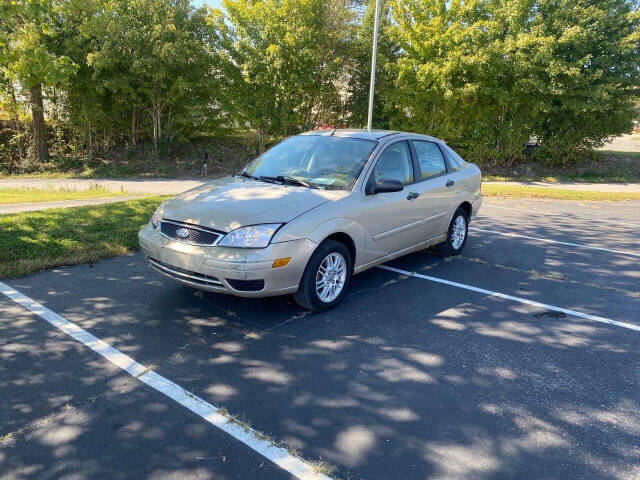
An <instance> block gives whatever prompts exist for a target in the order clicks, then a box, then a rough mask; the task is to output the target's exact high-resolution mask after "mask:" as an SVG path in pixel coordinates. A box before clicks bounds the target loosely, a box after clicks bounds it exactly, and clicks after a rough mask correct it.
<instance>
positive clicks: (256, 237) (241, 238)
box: [218, 223, 282, 248]
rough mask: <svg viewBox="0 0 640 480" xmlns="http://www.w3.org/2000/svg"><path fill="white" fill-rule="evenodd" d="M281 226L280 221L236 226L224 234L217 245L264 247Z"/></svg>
mask: <svg viewBox="0 0 640 480" xmlns="http://www.w3.org/2000/svg"><path fill="white" fill-rule="evenodd" d="M281 226H282V224H281V223H268V224H264V225H252V226H249V227H240V228H236V229H235V230H233V231H231V232H229V233H228V234H227V235H225V237H224V238H223V239H222V240H220V243H218V245H219V246H221V247H236V248H264V247H266V246H267V245H269V242H270V241H271V238H272V237H273V234H274V233H276V231H277V230H278V228H280V227H281Z"/></svg>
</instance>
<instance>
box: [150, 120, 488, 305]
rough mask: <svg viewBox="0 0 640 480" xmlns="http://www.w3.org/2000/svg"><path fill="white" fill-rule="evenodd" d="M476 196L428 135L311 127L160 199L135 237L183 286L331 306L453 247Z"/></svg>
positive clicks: (471, 172)
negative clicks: (377, 271) (407, 259)
mask: <svg viewBox="0 0 640 480" xmlns="http://www.w3.org/2000/svg"><path fill="white" fill-rule="evenodd" d="M481 203H482V195H481V191H480V170H479V169H478V167H477V166H476V165H474V164H472V163H467V162H465V161H464V160H463V159H462V158H461V157H460V156H459V155H458V154H457V153H456V152H454V151H453V150H452V149H451V148H450V147H448V146H447V145H446V144H445V143H443V142H442V141H440V140H438V139H436V138H433V137H428V136H424V135H417V134H411V133H404V132H394V131H380V130H373V131H368V130H334V131H327V130H323V131H313V132H308V133H304V134H301V135H297V136H294V137H291V138H288V139H287V140H285V141H283V142H281V143H279V144H277V145H276V146H274V147H273V148H271V149H270V150H268V151H267V152H265V153H264V154H263V155H261V156H259V157H258V158H256V159H255V160H254V161H253V162H251V163H250V164H249V165H247V166H246V168H245V169H244V170H243V171H242V173H239V174H237V175H234V176H230V177H225V178H220V179H218V180H215V181H213V182H210V183H208V184H206V185H203V186H200V187H197V188H195V189H193V190H189V191H187V192H185V193H183V194H181V195H179V196H178V197H176V198H174V199H172V200H169V201H167V202H165V203H163V204H162V205H160V207H158V209H157V210H156V212H155V213H154V215H153V217H152V218H151V221H150V222H149V224H148V225H146V226H145V227H144V228H143V229H142V230H141V231H140V233H139V240H140V246H141V248H142V250H143V252H144V254H145V255H146V257H147V261H148V262H149V265H150V266H151V267H153V268H154V269H155V270H157V271H158V272H160V273H162V274H163V275H166V276H168V277H171V278H173V279H175V280H177V281H179V282H182V283H184V284H186V285H190V286H192V287H195V288H199V289H202V290H208V291H212V292H219V293H228V294H232V295H237V296H242V297H264V296H272V295H284V294H293V295H294V297H295V299H296V301H297V302H298V303H299V304H300V305H301V306H302V307H303V308H306V309H310V310H327V309H329V308H332V307H333V306H335V305H336V304H337V303H338V302H340V300H341V299H342V297H343V296H344V293H345V291H346V289H347V287H348V285H349V280H350V279H351V277H352V275H354V274H357V273H360V272H363V271H364V270H367V269H368V268H371V267H373V266H375V265H378V264H380V263H383V262H386V261H388V260H391V259H393V258H397V257H400V256H402V255H406V254H407V253H410V252H414V251H416V250H420V249H424V248H426V247H429V246H432V245H436V244H438V245H439V247H440V248H441V249H442V250H443V251H444V252H445V253H446V254H448V255H457V254H459V253H460V252H461V251H462V249H463V248H464V245H465V242H466V239H467V227H468V224H469V221H470V219H471V217H473V216H475V215H476V213H477V212H478V209H479V208H480V205H481Z"/></svg>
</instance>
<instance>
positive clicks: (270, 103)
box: [211, 0, 352, 151]
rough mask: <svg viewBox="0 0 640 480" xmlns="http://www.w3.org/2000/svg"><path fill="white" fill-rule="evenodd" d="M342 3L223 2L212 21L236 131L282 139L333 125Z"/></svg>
mask: <svg viewBox="0 0 640 480" xmlns="http://www.w3.org/2000/svg"><path fill="white" fill-rule="evenodd" d="M346 5H347V3H346V2H345V1H343V0H265V1H255V0H224V1H223V6H224V9H225V11H226V16H225V14H224V13H223V12H221V11H220V10H216V11H214V12H213V13H212V16H211V21H212V23H213V24H214V25H216V28H217V30H218V32H220V37H219V39H218V41H219V43H218V44H217V45H216V46H215V48H216V50H217V51H218V52H219V55H220V57H221V58H222V59H223V60H224V61H225V67H224V72H225V75H224V81H225V82H226V84H225V92H226V96H225V98H224V99H223V101H224V105H225V109H226V110H227V111H228V112H229V113H230V114H231V115H233V116H234V117H235V118H236V121H237V123H238V124H239V125H247V126H250V127H252V128H254V129H256V131H257V132H258V138H259V148H260V150H261V151H262V150H263V149H264V139H265V136H266V135H268V134H275V135H288V134H291V133H294V132H296V131H299V130H300V129H301V128H303V129H304V128H312V127H313V126H314V125H317V124H318V123H325V122H327V123H335V122H337V121H338V117H339V116H340V110H341V108H342V103H343V99H342V98H341V95H340V92H339V86H340V85H341V84H344V83H345V82H344V79H343V78H342V76H343V75H344V72H345V69H344V64H345V59H346V57H347V55H348V49H347V47H348V45H349V41H348V33H349V31H350V25H349V22H350V20H351V19H352V12H351V10H349V9H347V8H346ZM344 93H346V92H344Z"/></svg>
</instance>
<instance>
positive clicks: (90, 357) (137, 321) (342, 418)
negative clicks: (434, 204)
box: [0, 199, 640, 480]
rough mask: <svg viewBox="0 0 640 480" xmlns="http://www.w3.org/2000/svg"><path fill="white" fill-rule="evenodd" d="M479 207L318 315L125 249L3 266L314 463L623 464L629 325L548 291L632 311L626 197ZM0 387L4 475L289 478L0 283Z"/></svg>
mask: <svg viewBox="0 0 640 480" xmlns="http://www.w3.org/2000/svg"><path fill="white" fill-rule="evenodd" d="M485 203H486V204H485V206H483V210H482V212H481V215H480V216H479V217H478V218H477V220H476V221H475V222H474V223H473V224H472V227H473V228H474V229H476V230H472V231H471V232H470V233H471V237H470V239H469V243H468V245H467V247H466V250H465V252H464V253H463V255H461V256H460V257H457V258H454V259H445V258H442V257H441V256H439V255H436V254H435V253H433V252H428V251H425V252H420V253H416V254H412V255H410V256H407V257H404V258H401V259H398V260H395V261H393V262H390V264H388V265H390V266H391V267H393V268H396V269H399V270H401V271H406V272H417V273H419V274H421V275H423V277H417V276H407V275H402V274H399V273H396V272H393V271H388V270H383V269H379V268H376V269H373V270H370V271H368V272H365V273H363V274H361V275H358V276H356V277H355V278H354V281H353V285H352V289H351V290H350V292H349V294H348V296H347V298H346V299H345V302H344V303H343V304H342V305H341V306H340V307H339V308H337V309H335V310H334V311H331V312H328V313H324V314H307V313H305V312H302V311H301V310H300V309H299V308H298V307H297V306H296V305H295V304H294V303H293V302H292V301H291V299H290V298H288V297H284V298H274V299H264V300H243V299H236V298H233V297H227V296H221V295H216V294H208V293H204V294H203V293H200V292H197V291H194V290H191V289H190V288H187V287H184V286H181V285H178V284H175V283H173V282H171V281H169V280H167V279H165V278H164V277H161V276H159V275H157V274H155V273H153V272H152V271H150V270H149V268H148V267H147V266H146V265H145V263H144V259H143V258H142V257H141V255H139V254H138V255H132V256H126V257H119V258H115V259H110V260H106V261H102V262H99V263H96V264H94V265H92V266H76V267H69V268H60V269H55V270H51V271H48V272H44V273H41V274H37V275H32V276H29V277H26V278H22V279H17V280H12V281H10V282H9V283H10V284H11V285H12V286H13V287H14V288H16V289H17V290H19V291H21V292H23V293H24V294H26V295H28V296H29V297H31V298H33V299H35V300H37V301H39V302H41V303H43V304H44V305H45V306H46V307H48V308H50V309H52V310H53V311H55V312H57V313H59V314H60V315H61V316H63V317H64V318H66V319H67V320H69V321H71V322H74V323H75V324H77V325H78V326H80V327H82V328H84V329H86V330H88V331H89V332H91V333H92V334H94V335H96V336H97V337H99V338H101V339H103V340H105V341H106V342H108V343H109V344H111V345H112V346H114V347H115V348H117V349H118V350H120V351H121V352H123V353H126V354H127V355H130V356H131V357H133V358H134V359H135V360H137V361H138V362H140V363H142V364H143V365H147V366H150V367H151V368H152V369H153V370H154V371H155V372H157V373H159V374H161V375H163V376H164V377H166V378H168V379H171V380H173V381H174V382H176V383H178V384H179V385H181V386H182V387H184V388H186V389H188V390H189V391H191V392H193V393H194V394H195V395H198V396H200V397H201V398H203V399H205V400H206V401H208V402H210V403H212V404H215V405H221V406H224V407H225V408H226V409H227V410H228V411H229V412H231V413H233V414H234V415H237V416H239V417H241V418H243V419H246V420H247V421H248V422H250V424H251V426H252V427H253V428H255V429H256V430H259V431H262V432H264V433H265V434H267V435H269V436H270V437H272V438H274V439H276V440H278V441H282V442H285V443H286V445H287V446H289V447H290V448H292V449H295V450H296V451H297V452H298V454H299V455H300V456H301V457H304V458H307V459H310V460H320V459H321V460H322V461H324V462H327V463H329V464H331V465H333V466H334V467H335V470H334V471H333V473H332V474H331V476H332V477H333V478H343V479H347V478H349V479H352V480H357V479H403V480H405V479H440V478H453V479H494V478H500V479H529V478H530V479H539V478H580V479H636V478H638V477H639V476H640V448H639V445H640V332H638V331H635V330H632V329H630V328H625V327H622V326H615V325H607V324H604V323H600V322H598V321H594V320H589V319H584V318H579V317H576V316H575V315H572V314H566V313H562V312H559V311H558V310H557V309H556V310H554V308H555V307H563V308H565V309H571V310H575V311H579V312H584V313H588V314H591V315H595V316H600V317H605V318H606V319H610V320H615V321H618V322H624V323H626V324H631V325H640V314H639V313H638V312H639V311H640V281H639V280H640V266H639V265H640V264H639V262H638V259H639V255H640V209H639V207H640V202H625V203H615V204H611V203H601V204H599V203H595V204H591V203H590V204H580V203H577V202H558V201H555V202H554V201H533V200H517V201H516V200H498V199H489V200H487V201H486V202H485ZM479 229H481V230H482V231H481V230H479ZM487 231H490V232H494V233H489V232H487ZM516 234H517V235H520V236H514V235H516ZM509 235H510V236H509ZM558 242H563V243H558ZM587 247H591V248H587ZM428 278H435V279H438V280H440V281H443V280H444V281H450V282H456V283H455V284H449V285H446V284H442V283H438V282H435V281H431V280H428ZM465 286H472V287H481V288H484V289H487V290H490V291H492V292H498V293H503V294H507V295H511V296H513V297H517V298H520V299H523V300H532V301H537V302H542V303H544V304H546V305H547V306H548V307H550V308H547V307H545V308H541V307H539V306H535V305H530V304H526V303H523V302H522V301H514V300H509V299H505V298H500V297H496V296H495V295H494V296H491V295H487V294H486V293H479V292H477V291H473V290H469V289H468V288H464V287H465ZM0 397H1V398H3V400H4V402H3V407H2V408H1V409H0V437H2V440H0V478H3V479H4V478H11V479H14V478H38V479H39V478H61V477H63V476H69V477H71V476H73V477H74V478H110V479H117V478H150V479H158V478H201V479H202V478H209V479H211V478H213V479H219V478H220V479H231V478H236V479H253V478H255V479H271V478H273V479H278V478H292V477H291V475H289V474H288V473H286V472H284V471H283V470H280V469H278V468H276V467H275V466H274V465H273V464H272V463H270V462H269V461H267V460H265V459H263V458H261V457H260V456H259V455H258V454H256V453H255V452H254V451H253V450H251V449H249V448H247V447H246V446H245V445H244V444H242V443H240V442H238V441H237V440H234V439H232V438H231V437H229V436H228V435H226V434H224V433H222V432H220V431H219V430H218V429H216V428H215V427H213V426H211V425H210V424H208V423H207V422H205V421H203V420H202V419H201V418H199V417H198V416H196V415H194V414H193V413H191V412H189V411H188V410H186V409H184V408H183V407H181V406H180V405H178V404H177V403H175V402H173V401H171V400H169V399H168V398H167V397H165V396H163V395H161V394H159V393H158V392H157V391H155V390H153V389H151V388H149V387H148V386H147V385H145V384H143V383H142V382H140V381H139V380H136V379H134V378H132V377H130V376H128V375H127V374H125V373H124V372H123V371H121V370H118V369H116V368H115V367H113V365H111V364H110V363H109V362H107V361H106V360H104V359H103V358H102V357H100V356H98V355H97V354H95V353H94V352H92V351H90V350H89V349H88V348H86V347H85V346H83V345H81V344H80V343H77V342H75V341H73V340H71V339H70V338H69V337H68V336H66V335H65V334H63V333H62V332H60V331H59V330H57V329H55V328H54V327H52V326H50V325H49V324H48V323H47V322H45V321H44V320H42V319H41V318H39V317H38V316H36V315H34V314H32V313H29V312H28V311H26V310H25V309H24V308H22V307H20V306H17V305H16V304H14V303H12V302H11V301H9V300H8V299H6V298H4V297H3V298H0Z"/></svg>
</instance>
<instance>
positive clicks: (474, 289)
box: [378, 265, 640, 332]
mask: <svg viewBox="0 0 640 480" xmlns="http://www.w3.org/2000/svg"><path fill="white" fill-rule="evenodd" d="M378 268H382V269H383V270H389V271H390V272H395V273H400V274H402V275H407V276H408V277H417V278H422V279H424V280H429V281H431V282H437V283H443V284H445V285H450V286H452V287H458V288H464V289H465V290H471V291H472V292H478V293H484V294H485V295H489V296H492V297H499V298H504V299H505V300H511V301H513V302H518V303H524V304H526V305H533V306H534V307H540V308H544V309H546V310H552V311H554V312H562V313H564V314H567V315H571V316H573V317H580V318H586V319H587V320H593V321H594V322H600V323H606V324H607V325H615V326H616V327H622V328H628V329H629V330H635V331H637V332H640V325H633V324H631V323H626V322H619V321H617V320H611V319H610V318H604V317H598V316H596V315H590V314H588V313H582V312H578V311H576V310H569V309H568V308H561V307H555V306H553V305H548V304H546V303H541V302H536V301H534V300H528V299H526V298H521V297H514V296H513V295H506V294H504V293H499V292H493V291H491V290H487V289H485V288H478V287H473V286H471V285H465V284H464V283H458V282H452V281H450V280H444V279H443V278H437V277H431V276H429V275H422V274H421V273H415V272H409V271H408V270H400V269H399V268H394V267H389V266H387V265H378Z"/></svg>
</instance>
